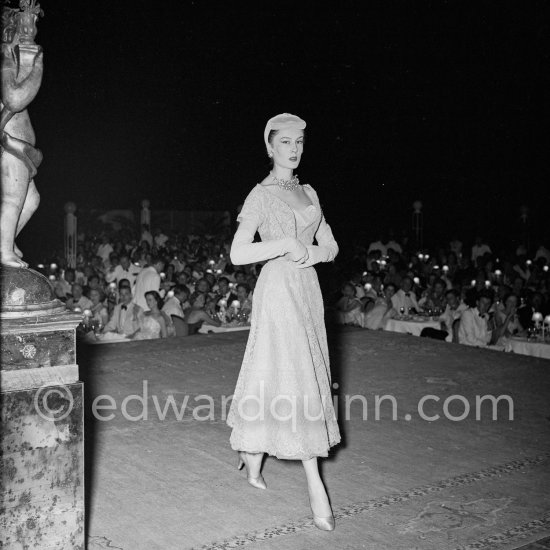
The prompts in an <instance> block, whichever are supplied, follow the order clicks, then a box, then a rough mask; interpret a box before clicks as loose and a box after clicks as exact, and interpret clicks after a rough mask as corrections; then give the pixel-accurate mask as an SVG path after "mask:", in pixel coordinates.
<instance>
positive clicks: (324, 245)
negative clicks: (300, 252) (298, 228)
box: [298, 216, 338, 269]
mask: <svg viewBox="0 0 550 550" xmlns="http://www.w3.org/2000/svg"><path fill="white" fill-rule="evenodd" d="M315 238H316V239H317V243H318V244H317V245H313V244H312V245H309V246H307V251H308V254H309V257H308V259H307V260H306V261H305V262H304V263H303V264H300V265H299V266H298V268H299V269H303V268H304V267H311V266H312V265H315V264H318V263H319V262H332V260H334V258H335V257H336V254H338V244H337V243H336V240H335V239H334V235H333V234H332V230H331V229H330V225H329V224H328V223H327V222H326V220H325V217H324V216H323V218H322V219H321V224H320V225H319V229H317V233H315Z"/></svg>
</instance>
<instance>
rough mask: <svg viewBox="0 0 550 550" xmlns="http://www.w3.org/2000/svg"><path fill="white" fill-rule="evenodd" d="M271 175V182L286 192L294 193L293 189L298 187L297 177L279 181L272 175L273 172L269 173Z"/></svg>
mask: <svg viewBox="0 0 550 550" xmlns="http://www.w3.org/2000/svg"><path fill="white" fill-rule="evenodd" d="M271 175H272V176H273V181H274V182H275V183H276V184H277V185H278V186H279V187H282V188H283V189H286V190H287V191H294V189H297V187H298V185H300V180H299V179H298V176H297V175H295V176H292V177H291V178H290V179H289V180H283V179H279V178H278V177H277V176H275V175H273V172H271Z"/></svg>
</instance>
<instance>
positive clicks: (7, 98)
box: [0, 0, 43, 267]
mask: <svg viewBox="0 0 550 550" xmlns="http://www.w3.org/2000/svg"><path fill="white" fill-rule="evenodd" d="M40 15H43V14H42V10H41V9H40V6H39V4H37V3H36V2H35V0H20V1H19V8H11V7H4V9H3V11H2V98H1V99H2V101H1V103H0V108H1V111H0V132H1V134H0V147H1V149H0V151H1V157H0V167H1V175H2V176H1V177H2V202H1V210H0V263H1V264H2V265H7V266H11V267H27V263H26V262H24V261H23V260H22V259H21V258H22V256H23V254H22V253H21V251H20V250H19V248H17V246H16V244H15V238H16V237H17V235H18V234H19V232H20V231H21V229H23V227H24V226H25V224H26V223H27V222H28V221H29V219H30V218H31V216H32V215H33V214H34V212H35V210H36V209H37V207H38V203H39V201H40V196H39V194H38V191H37V190H36V186H35V184H34V181H33V178H34V176H35V175H36V171H37V168H38V166H39V165H40V162H41V161H42V153H41V152H40V151H39V150H38V149H36V148H35V147H34V144H35V136H34V131H33V129H32V126H31V121H30V118H29V114H28V112H27V110H26V108H27V106H28V105H29V103H31V101H32V100H33V99H34V98H35V97H36V94H37V93H38V90H39V88H40V84H41V82H42V71H43V54H42V48H41V47H40V46H38V45H37V44H36V43H35V42H34V37H35V36H36V32H37V31H36V21H37V19H38V17H39V16H40Z"/></svg>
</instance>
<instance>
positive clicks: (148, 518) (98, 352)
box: [79, 330, 550, 550]
mask: <svg viewBox="0 0 550 550" xmlns="http://www.w3.org/2000/svg"><path fill="white" fill-rule="evenodd" d="M245 343H246V334H242V333H241V334H239V333H233V334H231V335H229V334H227V335H223V334H222V335H210V336H197V337H190V338H187V339H183V340H182V341H179V342H170V343H166V342H164V343H162V342H151V343H146V342H142V343H130V344H122V345H108V346H97V347H96V348H97V349H93V350H87V351H86V350H85V351H84V352H83V353H82V354H81V356H79V363H80V366H81V373H82V377H83V378H84V380H85V382H86V384H87V391H88V395H87V402H88V403H90V402H91V400H93V398H94V397H95V396H97V395H100V394H110V395H112V396H113V398H114V399H115V400H116V401H117V403H118V404H120V402H121V400H122V399H123V398H124V397H125V396H129V395H140V394H141V392H142V387H143V381H144V380H147V382H148V384H149V386H148V391H149V395H148V397H147V398H146V401H148V402H149V403H151V399H152V397H151V396H152V395H156V396H157V397H159V398H161V397H162V398H165V397H167V396H175V397H176V400H178V399H180V398H182V397H183V396H184V395H189V396H191V397H196V396H199V395H202V394H210V395H212V396H214V397H215V402H216V410H217V411H218V412H219V410H218V409H219V407H220V403H221V396H224V395H231V393H232V390H233V387H234V383H235V380H236V376H237V374H238V370H239V367H240V361H241V359H242V353H243V351H244V345H245ZM99 348H100V349H99ZM330 351H331V361H332V371H333V381H334V382H335V383H337V388H338V389H337V394H338V397H340V398H341V399H340V409H342V403H343V398H344V396H345V395H347V394H354V395H356V394H360V395H364V396H366V397H367V399H368V402H369V406H368V409H367V412H368V415H367V416H368V420H366V419H365V416H363V417H361V409H360V408H359V406H358V405H353V407H352V408H351V409H350V410H351V413H352V414H351V417H350V418H348V419H344V418H343V417H341V418H340V420H339V423H340V425H341V430H342V434H343V442H342V444H341V445H340V446H339V447H338V448H336V449H335V450H334V453H333V454H332V456H331V457H330V458H329V459H328V460H325V461H323V476H324V478H325V480H326V483H327V487H328V490H329V493H330V497H331V501H332V504H333V510H334V513H335V518H336V523H337V527H336V530H335V531H333V532H331V533H326V532H322V531H319V530H318V529H316V528H315V526H314V525H313V522H312V520H311V515H310V514H311V512H310V509H309V502H308V499H307V492H306V491H305V488H304V478H303V470H302V467H301V465H300V464H298V463H295V462H293V461H280V460H276V459H274V458H271V457H269V458H267V459H266V461H265V464H264V468H263V472H264V477H265V479H266V482H267V484H268V490H267V491H258V490H255V489H253V488H251V487H250V486H249V485H248V484H247V483H246V480H245V478H244V477H243V472H237V470H236V456H235V454H234V452H233V451H231V449H230V448H229V446H228V436H229V429H228V428H227V426H226V424H225V422H224V421H223V419H220V418H218V417H216V419H214V420H211V421H208V422H197V421H196V420H195V419H193V417H192V416H191V415H190V414H187V415H186V416H185V417H184V418H180V419H175V418H166V419H164V420H162V421H160V420H159V419H158V418H148V419H146V420H142V421H133V422H129V421H127V420H125V419H123V418H121V417H120V415H119V414H118V411H116V412H117V414H116V415H115V418H114V419H113V420H112V421H110V422H95V423H91V424H90V423H89V424H88V432H87V433H88V443H87V453H88V456H87V465H88V469H89V479H88V483H87V494H88V499H89V501H88V503H87V511H88V518H87V520H88V521H87V527H88V533H87V534H88V549H89V550H97V549H119V550H140V549H142V548H143V549H147V550H151V549H156V548H162V549H170V550H171V549H174V550H176V549H177V550H179V549H182V550H183V549H189V548H192V549H196V550H207V549H212V550H214V549H226V548H240V547H244V548H247V549H250V550H272V549H277V550H306V549H307V550H309V549H315V550H325V549H326V550H329V549H330V550H358V549H372V550H459V549H460V550H473V549H487V550H511V549H521V550H540V549H541V548H542V549H544V548H547V549H548V548H549V547H550V544H549V542H548V541H549V540H550V498H549V496H548V495H549V494H550V468H549V465H550V439H549V438H548V428H549V427H550V424H549V418H550V402H549V400H548V395H550V361H547V360H543V359H533V358H529V357H522V356H514V355H511V354H504V353H498V352H494V351H483V350H475V349H467V348H464V347H461V346H456V345H452V344H446V343H442V342H434V341H428V340H427V339H421V338H416V337H412V336H407V335H399V334H388V333H379V332H378V333H373V332H370V331H361V330H342V331H339V332H338V333H334V334H331V337H330ZM388 394H391V395H393V396H395V399H396V401H397V403H398V410H397V413H396V416H395V417H393V416H392V411H391V410H390V409H389V408H382V409H381V415H380V418H375V417H374V415H373V413H374V411H373V408H372V402H373V396H375V395H388ZM426 394H430V395H436V396H439V397H440V399H441V402H438V403H436V405H437V408H435V409H433V410H430V411H429V412H430V413H434V412H438V413H440V414H441V413H442V405H441V403H442V402H443V401H444V400H445V399H446V398H452V396H455V395H461V396H464V398H467V399H468V400H469V401H470V402H471V403H473V402H474V398H475V396H479V395H481V396H483V395H487V394H490V395H495V396H499V395H508V396H510V397H511V399H512V400H513V412H514V418H513V419H512V420H510V419H509V418H508V416H507V415H505V414H503V413H504V409H499V413H500V414H499V417H498V419H491V418H487V414H484V415H482V417H481V418H479V419H478V420H476V418H474V417H473V415H469V416H468V417H467V418H465V419H464V420H463V421H456V420H449V419H447V418H442V419H440V420H438V421H429V422H428V421H425V420H422V419H420V418H418V415H417V414H415V410H416V405H417V403H418V401H419V399H420V398H421V397H422V396H424V395H426ZM138 405H140V404H139V402H138V403H136V409H135V410H134V409H131V412H133V413H135V412H136V411H137V410H138V408H139V407H138ZM454 405H456V406H450V407H449V412H452V413H453V414H454V418H455V419H456V418H458V416H459V415H460V413H461V411H462V410H463V404H462V403H461V402H456V403H454ZM434 406H435V405H434ZM186 412H188V411H187V410H186ZM341 412H342V411H341ZM411 413H413V414H411ZM485 413H487V410H485ZM363 415H365V411H364V410H363Z"/></svg>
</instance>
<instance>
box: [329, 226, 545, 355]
mask: <svg viewBox="0 0 550 550" xmlns="http://www.w3.org/2000/svg"><path fill="white" fill-rule="evenodd" d="M549 266H550V250H549V249H548V248H547V247H546V246H544V244H543V243H538V244H537V247H536V249H535V250H532V251H530V250H528V249H527V248H526V247H525V246H523V245H521V244H520V245H517V246H514V247H513V249H511V250H504V251H500V250H499V251H498V252H497V251H494V250H493V248H492V247H491V245H490V243H487V242H485V241H484V240H483V239H482V238H481V237H477V238H476V239H475V241H474V242H473V243H471V244H470V246H464V244H463V243H462V242H461V241H460V239H458V238H455V239H453V240H451V241H450V242H449V243H448V244H447V246H442V247H438V248H437V249H435V250H433V251H426V250H420V251H419V250H413V249H411V248H407V247H404V246H402V244H401V243H399V242H396V241H395V240H393V239H389V238H382V239H379V240H377V241H373V242H371V243H370V244H369V245H368V246H365V247H362V246H356V247H355V250H354V253H353V255H352V257H351V258H350V259H348V262H347V264H346V266H345V267H344V272H343V277H342V279H343V280H342V282H341V287H340V292H339V296H338V298H337V299H336V301H335V305H334V308H333V310H332V314H333V319H334V320H335V322H337V323H340V324H346V325H355V326H360V327H363V328H366V329H373V330H377V329H378V330H384V329H385V328H386V325H387V324H388V320H389V319H394V318H403V317H407V316H414V317H415V319H419V320H421V319H422V316H425V317H429V318H430V319H436V320H437V322H438V323H439V326H438V328H435V327H430V328H426V329H424V330H423V331H422V334H421V335H422V336H426V337H431V338H437V339H441V340H447V341H452V342H457V343H462V344H466V345H472V346H483V347H485V346H490V347H496V348H502V347H503V346H502V343H503V339H504V338H507V337H510V336H519V335H522V336H528V335H529V334H530V333H531V332H532V331H534V330H535V329H536V328H537V327H540V325H541V322H543V321H544V319H545V318H547V316H548V315H549V314H550V302H549V296H548V289H549V281H550V273H549ZM535 314H536V315H535ZM541 317H542V321H541V319H540V318H541Z"/></svg>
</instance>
